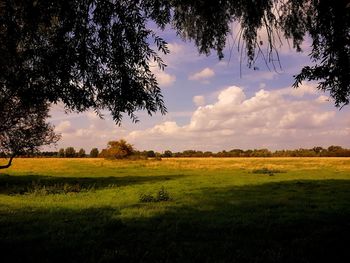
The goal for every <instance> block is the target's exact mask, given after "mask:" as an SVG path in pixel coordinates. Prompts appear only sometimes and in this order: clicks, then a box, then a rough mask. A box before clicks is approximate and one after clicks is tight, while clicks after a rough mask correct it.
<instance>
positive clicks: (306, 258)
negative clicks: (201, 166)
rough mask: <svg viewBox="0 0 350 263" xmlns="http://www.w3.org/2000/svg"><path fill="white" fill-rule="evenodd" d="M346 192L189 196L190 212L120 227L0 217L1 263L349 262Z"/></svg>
mask: <svg viewBox="0 0 350 263" xmlns="http://www.w3.org/2000/svg"><path fill="white" fill-rule="evenodd" d="M349 189H350V181H349V180H318V181H316V180H315V181H288V182H287V181H286V182H279V183H268V184H262V185H254V186H241V187H234V188H225V189H222V188H208V189H202V190H203V192H202V193H196V194H192V195H191V194H190V193H189V195H190V197H191V199H192V200H194V202H193V203H192V205H186V204H184V205H183V206H175V205H173V206H172V205H171V203H169V207H168V209H167V210H166V212H165V213H164V214H162V215H158V216H155V217H151V218H142V219H136V218H134V219H132V220H129V221H123V222H122V221H121V220H120V219H119V217H118V215H119V214H120V211H118V210H117V209H114V208H110V207H101V208H98V209H87V210H68V209H59V208H57V209H51V210H29V209H27V210H15V211H11V212H4V211H2V212H1V213H2V214H0V240H1V241H0V251H1V254H0V255H1V257H2V259H5V258H6V259H8V261H6V262H19V261H25V262H350V256H349V249H348V248H349V244H350V191H349ZM141 206H142V209H147V208H150V207H152V204H142V205H141ZM0 211H1V210H0Z"/></svg>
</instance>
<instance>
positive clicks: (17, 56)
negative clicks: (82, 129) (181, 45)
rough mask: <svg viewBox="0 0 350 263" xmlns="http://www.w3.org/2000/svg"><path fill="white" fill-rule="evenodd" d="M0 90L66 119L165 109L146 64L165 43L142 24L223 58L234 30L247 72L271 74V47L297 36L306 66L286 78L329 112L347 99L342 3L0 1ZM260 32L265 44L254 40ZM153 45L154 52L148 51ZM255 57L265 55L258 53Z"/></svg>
mask: <svg viewBox="0 0 350 263" xmlns="http://www.w3.org/2000/svg"><path fill="white" fill-rule="evenodd" d="M0 7H1V8H0V88H1V89H2V90H3V91H4V92H3V94H5V97H6V98H9V97H12V96H17V97H18V98H19V99H20V100H21V101H22V102H23V103H24V104H29V105H33V104H35V103H38V102H51V103H57V102H63V104H64V105H65V107H66V109H67V110H73V111H77V112H81V111H85V110H87V109H93V110H95V111H96V112H97V114H101V110H103V109H106V110H109V111H110V112H111V113H112V116H113V118H114V120H115V121H116V122H117V123H119V122H120V121H121V119H122V116H123V113H125V114H127V115H129V116H130V117H131V118H132V119H133V120H134V121H136V120H137V118H136V116H135V115H134V112H135V111H137V110H146V111H147V112H148V113H149V114H152V113H153V112H155V111H158V110H160V111H161V112H162V113H165V111H166V109H165V106H164V103H163V100H162V95H161V93H160V89H159V87H158V83H157V81H156V78H155V76H154V75H153V74H152V72H151V70H150V64H151V63H153V62H155V63H156V64H157V65H158V66H159V67H160V68H162V69H163V68H164V67H165V65H164V63H163V61H162V59H161V57H160V55H159V52H160V53H163V54H166V53H168V48H167V45H166V42H165V41H164V40H163V39H162V38H160V37H159V36H158V35H157V34H156V33H155V32H154V31H153V30H152V29H151V28H150V27H149V26H148V25H149V24H150V23H149V21H153V22H154V23H155V24H156V25H157V26H158V27H160V28H161V29H164V28H165V26H166V25H171V26H172V27H173V28H174V29H175V30H176V31H177V33H178V35H180V36H181V37H182V38H184V39H189V40H193V41H194V42H195V44H196V45H197V46H198V50H199V52H200V53H204V54H209V53H210V52H211V50H215V51H216V52H217V54H218V57H219V58H222V57H223V49H224V47H225V44H226V41H227V36H228V35H229V33H230V25H231V24H232V23H233V22H236V23H239V25H240V26H241V30H240V32H239V37H238V38H239V44H238V47H239V49H240V50H241V52H246V54H245V55H246V57H247V64H248V66H249V67H254V62H255V61H256V58H257V56H262V57H263V58H264V59H265V61H266V62H267V63H268V62H271V63H272V65H273V66H275V62H276V61H278V60H279V57H278V53H277V50H278V43H279V39H280V38H291V39H292V42H293V47H294V48H296V50H297V51H301V43H302V42H303V41H304V37H305V35H306V34H308V35H310V37H311V39H312V53H311V55H310V58H311V60H312V61H314V62H315V66H305V67H304V68H303V69H302V70H301V72H300V74H298V75H297V76H296V79H295V86H296V87H297V86H298V85H299V84H300V83H301V81H303V80H317V81H319V85H318V88H319V89H321V90H325V91H326V90H327V91H329V92H330V95H331V96H332V97H333V98H334V99H335V104H336V105H337V106H342V105H345V104H348V103H349V97H350V87H349V86H350V85H349V83H350V76H349V74H350V73H349V72H350V62H349V60H350V59H349V58H350V48H349V45H350V44H349V43H350V41H349V38H350V37H349V35H350V34H349V30H350V25H349V23H350V18H349V13H350V12H349V10H350V5H349V3H348V1H347V0H341V1H321V0H305V1H300V0H245V1H231V0H222V1H209V0H202V1H187V0H135V1H106V0H88V1H78V0H61V1H53V0H36V1H5V0H0ZM259 30H265V31H266V34H267V36H268V40H267V42H266V43H263V42H262V41H260V40H259V39H260V38H259V33H258V31H259ZM153 43H154V44H153ZM262 50H267V53H266V54H264V53H263V51H262Z"/></svg>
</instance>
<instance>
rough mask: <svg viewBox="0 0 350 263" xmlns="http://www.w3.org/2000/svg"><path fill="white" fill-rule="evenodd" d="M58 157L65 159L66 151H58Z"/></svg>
mask: <svg viewBox="0 0 350 263" xmlns="http://www.w3.org/2000/svg"><path fill="white" fill-rule="evenodd" d="M57 157H59V158H63V157H64V149H63V148H61V149H59V150H58V154H57Z"/></svg>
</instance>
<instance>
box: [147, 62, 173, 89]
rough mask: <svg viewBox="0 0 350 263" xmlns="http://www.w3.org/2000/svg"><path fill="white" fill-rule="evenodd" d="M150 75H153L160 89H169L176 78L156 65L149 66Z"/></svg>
mask: <svg viewBox="0 0 350 263" xmlns="http://www.w3.org/2000/svg"><path fill="white" fill-rule="evenodd" d="M151 70H152V73H153V74H154V75H155V77H156V79H157V81H158V84H159V86H160V87H170V86H172V85H173V84H174V83H175V81H176V76H175V75H171V74H169V73H166V72H165V71H164V70H161V69H159V67H158V66H157V65H156V64H152V65H151Z"/></svg>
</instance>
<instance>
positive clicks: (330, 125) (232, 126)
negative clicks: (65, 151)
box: [47, 26, 350, 152]
mask: <svg viewBox="0 0 350 263" xmlns="http://www.w3.org/2000/svg"><path fill="white" fill-rule="evenodd" d="M238 30H239V29H238V28H237V26H233V27H232V34H231V35H230V36H229V37H228V39H227V45H226V48H225V51H224V53H225V57H224V59H223V60H221V61H219V59H218V57H217V55H216V53H215V51H214V52H213V54H211V55H209V56H206V55H199V53H198V50H197V48H196V47H195V45H194V43H192V42H189V41H187V42H185V41H183V40H181V39H180V38H179V37H177V36H176V34H175V32H174V31H173V30H171V29H166V30H164V31H158V33H159V34H160V36H162V37H163V38H164V39H165V40H166V41H167V42H168V47H169V49H170V54H168V55H166V56H163V60H164V61H165V63H166V64H167V67H166V69H165V71H161V70H159V69H158V68H157V67H156V66H154V67H152V70H153V73H154V74H155V76H156V77H157V80H158V82H159V85H160V87H161V89H162V94H163V96H164V101H165V105H166V107H167V110H168V113H167V114H166V115H161V114H160V113H157V114H155V115H153V116H149V115H147V113H146V112H142V111H140V112H137V113H136V115H137V116H138V118H139V120H140V121H139V122H138V123H132V122H131V121H130V120H129V119H128V117H127V116H125V118H124V119H123V121H122V124H121V125H120V126H118V125H116V124H115V123H114V122H113V120H112V119H111V117H110V115H109V114H108V112H105V113H104V115H105V117H104V119H100V118H99V117H98V116H96V115H95V113H93V112H85V113H80V114H75V113H68V114H66V113H65V111H64V107H63V106H62V105H60V104H57V105H53V106H52V109H51V112H50V114H51V118H50V122H51V123H52V124H54V125H55V131H56V132H58V133H60V134H61V135H62V138H61V140H60V141H59V142H58V144H57V145H56V146H54V147H51V148H48V149H47V150H57V149H59V148H66V147H68V146H73V147H75V148H76V149H80V148H84V149H85V150H86V151H90V149H91V148H94V147H97V148H98V149H100V150H101V149H103V148H106V145H107V142H108V141H111V140H119V139H125V140H127V141H128V142H130V143H131V144H133V145H134V147H135V148H136V149H138V150H151V149H152V150H156V151H159V152H163V151H165V150H171V151H174V152H175V151H183V150H189V149H192V150H202V151H214V152H217V151H221V150H231V149H235V148H240V149H258V148H268V149H270V150H278V149H297V148H312V147H314V146H323V147H328V146H330V145H341V146H343V147H347V148H350V139H349V138H350V106H345V107H343V108H342V109H341V110H339V108H336V107H335V106H334V101H332V99H331V98H329V95H328V94H327V93H324V92H320V91H318V90H317V89H316V88H315V87H316V86H317V83H311V82H305V83H302V85H301V87H300V88H298V89H294V88H292V84H293V82H294V79H293V75H295V74H297V73H298V72H299V71H300V69H301V68H302V66H303V65H309V64H310V61H309V58H308V54H309V53H310V41H308V40H306V41H305V42H304V43H303V46H302V49H303V52H302V53H297V52H296V51H295V50H293V48H292V47H291V44H290V43H288V42H287V41H283V43H282V45H281V46H280V47H279V57H280V62H281V68H280V67H279V65H278V63H275V64H276V69H275V70H274V69H273V66H272V65H271V64H270V66H269V68H268V67H267V66H266V64H265V62H264V60H263V59H262V58H261V57H260V59H258V60H257V62H256V64H255V67H256V69H255V70H254V69H249V68H248V67H247V66H246V60H245V59H244V55H243V56H242V58H241V52H240V51H238V48H237V39H236V36H237V32H238ZM265 38H266V36H265V35H264V32H261V40H262V41H263V46H262V49H263V50H264V48H266V46H265V45H264V43H266V41H264V40H265Z"/></svg>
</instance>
